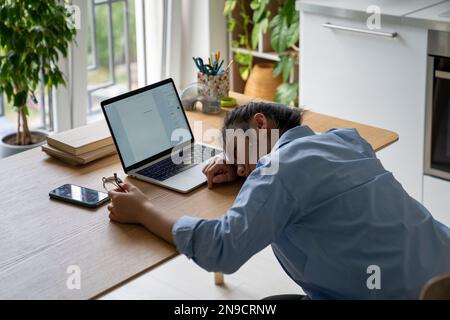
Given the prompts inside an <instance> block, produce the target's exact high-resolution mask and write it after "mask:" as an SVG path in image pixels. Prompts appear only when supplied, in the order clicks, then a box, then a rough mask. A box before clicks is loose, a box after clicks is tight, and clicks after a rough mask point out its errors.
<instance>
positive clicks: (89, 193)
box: [50, 184, 108, 206]
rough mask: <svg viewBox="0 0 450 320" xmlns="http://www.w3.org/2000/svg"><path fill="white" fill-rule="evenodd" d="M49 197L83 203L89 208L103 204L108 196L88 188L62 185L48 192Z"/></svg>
mask: <svg viewBox="0 0 450 320" xmlns="http://www.w3.org/2000/svg"><path fill="white" fill-rule="evenodd" d="M50 196H51V197H56V198H60V199H66V200H71V201H74V202H78V203H85V204H88V205H91V206H94V205H97V204H99V203H103V202H104V201H105V200H106V199H107V198H108V194H107V193H105V192H100V191H96V190H92V189H88V188H83V187H79V186H75V185H72V184H66V185H63V186H61V187H59V188H57V189H55V190H53V191H51V192H50Z"/></svg>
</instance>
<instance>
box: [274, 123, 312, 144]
mask: <svg viewBox="0 0 450 320" xmlns="http://www.w3.org/2000/svg"><path fill="white" fill-rule="evenodd" d="M313 135H315V133H314V131H312V130H311V128H310V127H308V126H298V127H295V128H292V129H289V130H288V131H286V132H285V133H284V134H283V135H282V136H281V137H280V139H279V140H278V142H277V143H276V144H275V146H274V147H273V150H277V149H279V148H281V147H282V146H284V145H286V144H288V143H289V142H291V141H293V140H296V139H300V138H303V137H308V136H313Z"/></svg>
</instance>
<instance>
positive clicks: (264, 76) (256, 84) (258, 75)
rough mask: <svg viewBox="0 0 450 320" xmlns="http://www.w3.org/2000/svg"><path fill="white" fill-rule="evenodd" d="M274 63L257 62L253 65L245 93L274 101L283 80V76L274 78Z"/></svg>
mask: <svg viewBox="0 0 450 320" xmlns="http://www.w3.org/2000/svg"><path fill="white" fill-rule="evenodd" d="M274 66H275V64H273V63H257V64H255V65H254V66H253V68H252V71H251V72H250V76H249V77H248V80H247V83H246V84H245V90H244V94H246V95H248V96H252V97H257V98H260V99H264V100H268V101H274V100H275V96H276V94H277V88H278V86H279V85H280V84H281V83H282V82H283V79H282V78H281V76H279V77H277V78H274V76H273V68H274Z"/></svg>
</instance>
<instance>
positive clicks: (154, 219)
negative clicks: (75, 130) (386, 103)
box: [109, 103, 450, 299]
mask: <svg viewBox="0 0 450 320" xmlns="http://www.w3.org/2000/svg"><path fill="white" fill-rule="evenodd" d="M300 123H301V113H300V112H299V111H298V110H295V109H290V108H288V107H283V106H280V105H275V104H265V103H251V104H249V105H246V106H242V107H239V108H237V109H235V110H234V111H233V112H231V113H230V114H229V115H228V116H227V117H226V119H225V123H224V129H243V130H248V129H253V130H256V132H259V131H260V130H264V129H267V132H268V136H269V137H270V136H271V133H272V132H275V131H273V130H276V129H278V130H279V134H280V139H279V140H278V142H277V143H276V144H275V145H274V146H272V144H270V143H269V145H268V147H269V152H270V151H271V152H270V153H269V154H268V155H266V156H264V157H261V158H260V159H259V161H258V164H257V165H254V164H253V165H252V164H251V163H249V161H248V159H249V158H250V157H249V154H250V150H249V149H250V147H249V144H248V143H246V150H245V151H246V152H245V157H244V158H245V159H246V161H244V162H245V163H242V164H238V165H231V164H226V163H223V161H221V160H220V159H219V160H218V159H215V160H213V161H212V162H211V163H210V164H209V165H208V166H206V168H205V169H204V173H205V174H206V176H207V178H208V186H209V187H210V188H212V187H213V185H214V184H216V183H224V182H230V181H233V180H235V179H237V178H238V177H245V178H246V181H245V183H244V185H243V187H242V189H241V191H240V193H239V195H238V196H237V199H236V201H235V203H234V205H233V207H232V208H231V209H230V210H229V211H228V213H227V214H226V215H225V217H223V218H222V219H220V220H204V219H198V218H193V217H182V218H180V219H178V220H176V221H175V220H172V219H171V218H170V215H167V214H164V213H163V212H161V211H160V210H158V208H156V207H154V206H153V204H152V203H151V202H150V200H149V199H148V198H147V197H146V196H145V195H144V194H143V193H142V192H140V191H139V190H138V189H137V188H136V187H134V186H132V185H125V188H126V189H127V191H129V192H128V193H120V192H112V193H111V195H110V196H111V198H112V206H110V207H109V210H110V218H111V220H113V221H116V222H120V223H140V224H142V225H143V226H145V227H146V228H147V229H148V230H149V231H151V232H153V233H155V234H156V235H158V236H160V237H162V238H164V239H165V240H167V241H169V242H171V243H173V244H175V245H176V247H177V249H178V250H179V252H181V253H183V254H185V255H186V256H188V257H189V258H192V259H193V260H194V261H195V262H196V263H197V264H198V265H200V266H201V267H203V268H204V269H206V270H208V271H216V272H224V273H233V272H235V271H236V270H238V269H239V268H240V267H241V266H242V265H243V264H244V263H245V262H246V261H247V260H248V259H249V258H250V257H252V256H253V255H254V254H256V253H257V252H259V251H260V250H262V249H264V248H265V247H266V246H268V245H272V248H273V251H274V253H275V255H276V257H277V258H278V260H279V262H280V264H281V265H282V267H283V268H284V270H285V271H286V272H287V273H288V274H289V276H290V277H291V278H292V279H293V280H294V281H295V282H297V283H298V284H299V285H300V286H301V287H302V288H303V290H304V291H305V292H306V293H307V294H308V296H309V297H310V298H312V299H372V298H384V299H388V298H394V299H405V298H406V299H417V298H418V297H419V295H420V291H421V288H422V287H423V285H424V284H425V283H426V282H427V281H428V280H429V279H431V278H432V277H434V276H436V275H438V274H441V273H444V272H449V271H450V229H448V228H447V227H446V226H444V225H442V224H441V223H439V222H437V221H435V220H434V219H433V217H432V216H431V214H430V213H429V212H428V211H427V209H425V208H424V207H423V206H422V205H421V204H420V203H418V202H417V201H415V200H414V199H412V198H411V197H410V196H409V195H408V194H407V193H406V192H405V190H404V189H403V188H402V186H401V185H400V183H399V182H397V181H396V180H395V178H394V177H393V175H392V173H390V172H388V171H386V170H385V169H384V168H383V166H382V165H381V163H380V161H379V160H378V159H377V158H376V156H375V153H374V151H373V150H372V148H371V146H370V145H369V144H368V143H367V142H366V141H365V140H364V139H362V138H361V137H360V136H359V135H358V133H357V131H356V130H354V129H341V130H332V131H330V132H328V133H326V134H322V135H315V134H314V132H313V131H311V129H310V128H308V127H306V126H300V125H299V124H300ZM224 132H225V130H224ZM241 132H242V131H241ZM265 132H266V131H265ZM257 139H258V140H259V139H261V137H260V136H259V135H258V136H257ZM268 140H270V139H268ZM231 151H232V150H228V149H227V150H226V153H227V154H228V155H230V154H232V153H236V152H231ZM228 159H233V157H230V156H229V157H228ZM234 163H239V162H236V161H235V162H234ZM274 163H276V164H277V166H276V167H277V169H278V170H276V172H270V171H271V170H269V169H270V167H271V166H273V165H274ZM272 171H273V170H272Z"/></svg>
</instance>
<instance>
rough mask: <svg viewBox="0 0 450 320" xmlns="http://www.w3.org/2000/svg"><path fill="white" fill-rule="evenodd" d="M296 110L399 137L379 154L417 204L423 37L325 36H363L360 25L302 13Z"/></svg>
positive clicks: (386, 27)
mask: <svg viewBox="0 0 450 320" xmlns="http://www.w3.org/2000/svg"><path fill="white" fill-rule="evenodd" d="M300 20H301V28H300V30H301V31H300V32H301V36H300V37H301V66H300V71H301V73H300V84H301V85H300V87H301V89H300V103H301V105H302V106H303V107H304V108H306V109H309V110H312V111H317V112H321V113H325V114H329V115H333V116H337V117H341V118H345V119H349V120H353V121H358V122H362V123H365V124H369V125H373V126H377V127H381V128H385V129H388V130H392V131H395V132H397V133H398V134H399V136H400V140H399V141H398V142H396V143H395V144H393V145H391V146H389V147H387V148H386V149H384V150H382V151H381V152H379V154H378V156H379V158H380V159H381V161H382V162H383V164H384V166H385V167H386V169H388V170H390V171H392V172H393V173H394V175H395V176H396V178H397V179H398V180H399V181H400V182H401V183H402V185H403V186H404V187H405V189H406V190H407V191H408V192H409V194H410V195H411V196H413V197H414V198H416V199H417V200H419V201H422V182H423V154H424V153H423V148H424V147H423V145H424V122H425V120H424V114H425V92H426V63H427V30H425V29H420V28H414V27H410V26H404V25H396V24H387V23H384V22H383V19H382V20H381V24H382V28H381V30H379V31H381V32H389V33H390V32H397V33H398V36H397V37H396V38H388V37H382V36H376V35H371V34H367V33H360V32H355V31H345V30H333V29H329V28H325V27H324V26H323V24H324V23H331V24H333V25H337V26H343V27H352V28H358V29H363V30H368V29H367V27H366V21H365V20H359V21H358V20H351V19H343V18H337V17H331V16H325V15H318V14H312V13H307V12H302V13H301V17H300Z"/></svg>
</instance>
